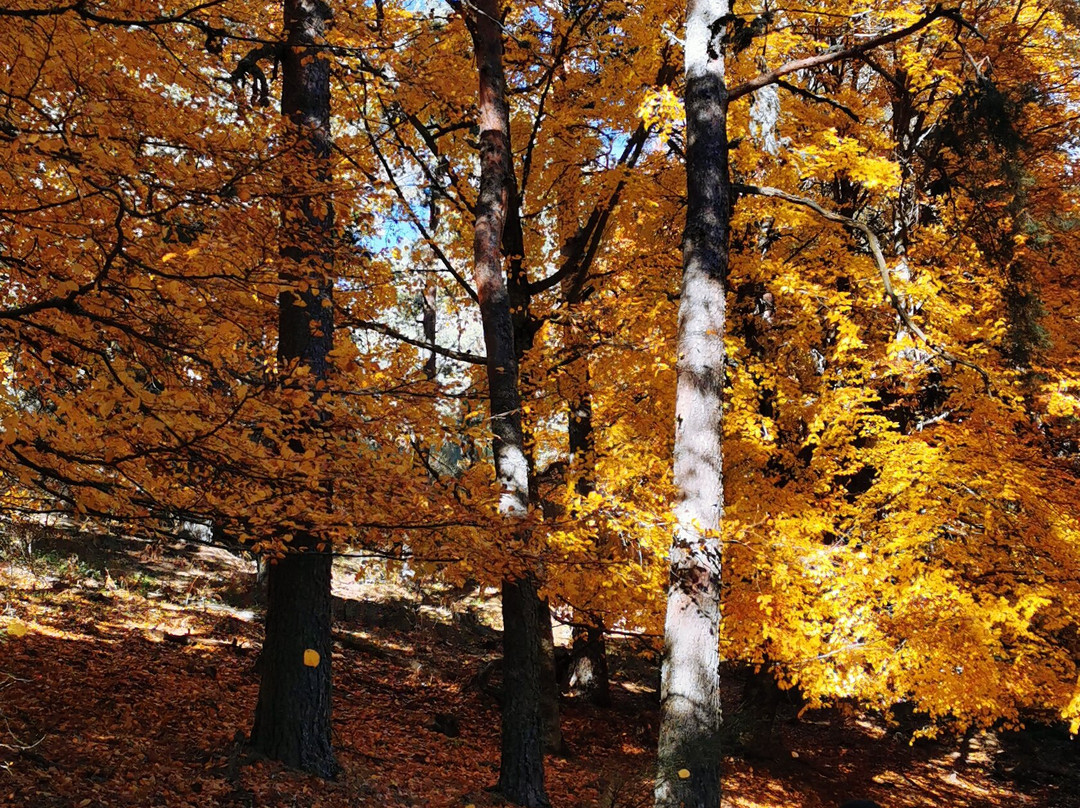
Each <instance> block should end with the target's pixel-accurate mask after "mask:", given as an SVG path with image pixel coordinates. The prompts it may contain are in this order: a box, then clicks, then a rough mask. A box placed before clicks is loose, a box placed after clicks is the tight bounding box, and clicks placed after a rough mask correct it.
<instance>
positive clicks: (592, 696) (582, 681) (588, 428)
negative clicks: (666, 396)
mask: <svg viewBox="0 0 1080 808" xmlns="http://www.w3.org/2000/svg"><path fill="white" fill-rule="evenodd" d="M567 285H568V284H564V285H563V286H564V291H565V290H566V287H567ZM567 299H568V301H569V302H570V303H576V302H578V301H577V299H576V298H575V297H574V296H573V294H572V292H569V291H568V292H567ZM575 337H577V338H578V339H581V337H580V335H576V334H575ZM574 347H575V346H571V350H573V349H574ZM568 373H569V375H570V380H571V384H573V385H574V388H573V390H572V391H571V395H570V396H568V400H567V421H568V423H567V430H566V431H567V444H568V448H569V454H570V475H571V477H572V478H573V479H574V491H575V492H576V493H577V494H578V495H580V496H588V495H589V494H590V493H592V491H593V490H594V489H595V487H596V451H595V447H594V445H593V431H592V394H591V390H590V388H589V385H590V378H589V360H588V358H587V357H585V358H582V359H579V360H577V361H576V362H574V363H572V364H571V366H570V368H569V369H568ZM575 617H577V618H580V619H582V620H594V624H593V625H591V626H588V627H587V628H575V629H574V639H573V645H572V647H571V649H570V675H569V689H570V692H571V693H572V694H573V695H575V696H577V697H578V698H580V699H583V700H585V701H587V702H588V703H590V704H594V705H596V706H598V707H606V706H607V705H609V704H610V703H611V687H610V684H609V681H608V666H607V648H606V646H605V644H604V625H603V622H602V621H601V620H600V619H599V618H593V617H592V616H590V615H589V614H588V613H586V612H577V613H576V615H575Z"/></svg>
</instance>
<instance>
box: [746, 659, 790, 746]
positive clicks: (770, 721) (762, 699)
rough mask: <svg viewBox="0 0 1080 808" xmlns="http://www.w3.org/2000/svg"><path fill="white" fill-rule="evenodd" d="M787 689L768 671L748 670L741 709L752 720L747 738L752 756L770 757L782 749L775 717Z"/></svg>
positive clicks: (747, 744)
mask: <svg viewBox="0 0 1080 808" xmlns="http://www.w3.org/2000/svg"><path fill="white" fill-rule="evenodd" d="M783 695H784V691H782V690H781V689H780V685H778V684H777V683H776V678H775V677H774V676H773V675H772V674H771V673H769V671H768V670H759V671H749V672H748V673H747V676H746V681H745V682H744V683H743V699H742V711H743V713H744V715H745V716H746V718H748V719H749V721H750V732H749V733H748V734H747V736H746V738H745V741H744V754H745V756H746V757H749V758H763V759H767V758H771V757H774V756H775V755H776V754H777V753H778V752H779V751H780V744H779V742H778V738H777V737H776V716H777V713H778V712H779V710H780V701H781V699H782V698H783Z"/></svg>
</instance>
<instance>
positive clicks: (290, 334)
mask: <svg viewBox="0 0 1080 808" xmlns="http://www.w3.org/2000/svg"><path fill="white" fill-rule="evenodd" d="M284 16H285V34H286V43H285V46H284V47H283V48H282V49H281V72H282V90H281V112H282V115H284V116H285V117H286V118H287V119H288V120H289V123H290V125H291V130H292V134H293V136H294V137H295V138H296V144H295V158H296V165H295V166H293V167H292V168H293V170H294V171H295V172H296V174H295V176H290V175H289V173H288V172H286V174H285V176H284V177H283V178H282V200H283V202H282V228H281V239H282V241H281V255H282V258H283V262H282V263H283V270H282V272H281V284H282V291H281V293H280V295H279V299H278V327H279V332H278V363H279V365H280V366H281V369H282V378H283V382H282V383H283V385H285V386H286V387H290V386H291V387H302V388H303V389H304V390H306V391H307V393H308V396H309V401H310V402H311V409H310V410H309V411H308V412H307V413H300V414H299V415H297V416H296V419H295V422H294V423H292V424H290V425H289V427H288V428H289V430H290V434H289V435H287V436H284V439H286V440H288V441H289V444H290V448H292V449H293V450H294V451H303V450H304V443H305V441H310V440H311V438H312V432H313V430H314V429H316V428H317V426H318V415H317V410H316V409H315V408H316V407H317V400H318V395H319V393H318V384H319V382H320V381H322V380H325V379H326V377H327V375H328V372H329V354H330V351H331V348H332V347H333V328H334V322H333V309H332V306H331V305H330V304H331V293H332V289H333V279H332V273H333V227H334V210H333V202H332V199H331V196H330V193H331V192H330V169H329V156H330V65H329V63H328V62H327V60H326V59H325V58H322V57H321V56H320V55H319V51H318V49H317V47H316V45H317V43H318V42H320V41H321V40H322V39H323V36H324V34H325V30H326V25H327V23H328V21H329V17H330V10H329V8H328V7H327V5H326V4H325V3H324V2H322V0H285V2H284ZM299 367H304V368H306V369H307V370H308V371H309V372H308V373H306V374H303V375H297V374H295V373H294V372H293V371H294V370H295V369H297V368H299ZM312 483H313V486H314V488H315V489H316V490H319V489H320V488H325V485H326V483H325V482H324V481H318V480H315V481H312ZM331 561H332V557H331V554H330V546H329V543H328V542H324V541H323V540H322V538H321V537H319V536H317V535H314V534H313V533H312V532H311V531H310V530H305V529H303V526H301V529H299V530H297V531H296V532H295V535H294V536H293V538H292V541H291V542H290V546H289V553H288V554H287V555H286V556H285V557H284V558H282V559H280V560H279V561H277V562H276V563H274V564H273V565H272V566H271V567H270V570H269V587H268V592H267V610H266V640H265V643H264V644H263V651H262V656H261V659H260V663H261V664H260V668H261V680H260V685H259V700H258V704H257V705H256V708H255V723H254V726H253V728H252V731H251V746H252V747H253V748H254V749H255V750H256V751H257V752H259V753H261V754H263V755H265V756H267V757H269V758H272V759H274V760H280V761H281V762H283V763H285V764H286V765H288V766H292V767H294V768H298V769H302V770H304V771H307V772H311V773H313V774H317V775H320V776H323V777H332V776H334V774H336V772H337V763H336V761H335V759H334V752H333V748H332V746H331V741H330V715H331V670H330V658H331V635H330V623H331V596H330V578H331ZM312 652H314V653H312Z"/></svg>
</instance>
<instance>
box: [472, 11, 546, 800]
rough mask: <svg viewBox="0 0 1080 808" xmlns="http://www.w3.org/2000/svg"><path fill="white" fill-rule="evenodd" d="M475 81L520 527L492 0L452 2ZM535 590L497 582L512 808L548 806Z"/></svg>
mask: <svg viewBox="0 0 1080 808" xmlns="http://www.w3.org/2000/svg"><path fill="white" fill-rule="evenodd" d="M460 7H461V9H462V13H463V15H464V18H465V21H466V23H467V25H468V27H469V32H470V33H471V35H472V40H473V49H474V51H475V55H476V65H477V70H478V73H479V101H480V103H479V112H480V120H479V123H480V189H479V194H478V196H477V202H476V227H475V234H474V239H473V259H474V268H473V273H474V278H475V284H476V290H477V296H478V297H479V300H480V316H481V320H482V321H483V327H484V343H485V348H486V351H487V360H488V361H487V377H488V391H489V392H488V395H489V399H490V405H491V429H492V432H493V438H494V439H493V450H494V451H493V454H494V457H495V476H496V479H497V481H498V484H499V486H500V489H501V496H500V500H499V511H500V513H502V514H503V515H504V516H506V517H508V518H510V519H521V518H523V517H524V516H525V514H526V513H527V511H528V506H529V499H530V480H529V463H528V459H527V457H526V454H525V441H524V437H523V432H522V420H521V399H520V394H519V389H518V359H517V352H516V350H515V341H514V320H513V316H512V314H511V310H510V298H509V294H508V293H507V287H506V280H505V277H504V274H503V266H502V265H503V255H502V250H501V244H502V238H503V230H504V228H505V226H506V219H507V211H508V206H509V201H510V196H511V194H512V187H513V185H512V183H513V180H512V177H511V171H512V162H511V154H510V108H509V104H508V102H507V95H506V75H505V72H504V70H503V44H502V30H501V23H500V20H501V19H502V15H501V12H500V8H499V4H498V1H497V0H476V2H473V3H470V4H468V5H465V4H462V5H461V6H460ZM537 601H538V597H537V594H536V583H535V581H534V580H533V578H532V577H531V576H529V575H526V576H523V577H520V578H517V579H506V580H504V581H503V603H502V609H503V665H504V676H505V680H506V697H505V698H504V700H503V712H502V760H501V763H500V769H499V784H498V788H499V790H500V791H501V792H502V794H503V796H504V797H505V798H506V799H508V800H510V801H511V802H515V803H517V804H519V805H524V806H528V808H534V807H535V806H546V805H547V804H548V800H547V794H546V792H545V790H544V759H543V738H542V719H541V708H540V675H541V674H540V647H539V639H538V637H539V627H538V624H537V618H538V613H539V610H538V608H537V606H536V603H537Z"/></svg>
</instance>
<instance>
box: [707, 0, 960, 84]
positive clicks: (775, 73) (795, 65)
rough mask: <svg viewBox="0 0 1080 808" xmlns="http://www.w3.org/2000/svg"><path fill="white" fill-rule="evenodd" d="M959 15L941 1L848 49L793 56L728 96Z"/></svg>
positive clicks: (839, 59)
mask: <svg viewBox="0 0 1080 808" xmlns="http://www.w3.org/2000/svg"><path fill="white" fill-rule="evenodd" d="M958 16H959V12H957V11H955V10H953V9H947V8H945V7H944V6H942V5H936V6H934V8H933V10H931V11H930V13H928V14H927V15H926V16H924V17H920V18H919V19H918V20H916V21H915V22H913V23H912V24H911V25H909V26H907V27H906V28H900V29H898V30H896V31H890V32H889V33H887V34H882V35H881V36H876V37H874V38H873V39H868V40H866V41H865V42H860V43H859V44H858V45H854V46H852V47H850V48H847V49H845V50H838V51H826V52H825V53H819V54H817V55H816V56H806V57H804V58H802V59H793V60H792V61H790V62H787V63H786V64H783V65H781V66H780V67H778V68H776V69H775V70H770V71H769V72H767V73H761V74H760V75H758V76H755V77H754V78H752V79H750V80H749V81H744V82H743V83H742V84H737V85H736V86H734V87H732V88H731V89H730V90H729V91H728V100H729V101H734V100H735V99H736V98H742V97H743V96H744V95H748V94H749V93H752V92H754V91H755V90H760V89H761V88H762V87H767V86H768V85H770V84H775V83H776V82H777V81H779V80H780V79H781V78H783V77H784V76H786V75H788V74H789V73H795V72H797V71H799V70H807V69H809V68H811V67H820V66H821V65H827V64H832V63H833V62H842V61H845V60H847V59H854V58H855V57H857V56H861V55H863V54H864V53H866V52H867V51H871V50H874V49H875V48H880V47H881V46H882V45H888V44H889V43H891V42H896V41H897V40H900V39H903V38H904V37H907V36H910V35H911V34H914V33H915V32H916V31H921V30H922V29H923V28H925V27H926V26H928V25H929V24H930V23H932V22H933V21H934V20H937V19H940V18H942V17H948V18H950V19H956V18H957V17H958Z"/></svg>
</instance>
